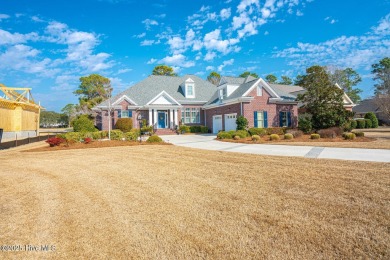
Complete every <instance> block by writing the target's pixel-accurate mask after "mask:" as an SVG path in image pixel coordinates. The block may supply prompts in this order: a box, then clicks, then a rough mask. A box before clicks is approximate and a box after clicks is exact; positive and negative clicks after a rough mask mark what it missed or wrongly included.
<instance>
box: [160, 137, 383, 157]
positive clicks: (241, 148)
mask: <svg viewBox="0 0 390 260" xmlns="http://www.w3.org/2000/svg"><path fill="white" fill-rule="evenodd" d="M161 138H162V139H163V140H164V141H166V142H169V143H172V144H174V145H178V146H184V147H190V148H198V149H205V150H214V151H225V152H237V153H250V154H264V155H278V156H297V157H305V158H319V159H325V158H326V159H339V160H353V161H370V162H390V150H385V149H359V148H333V147H315V146H293V145H273V144H272V145H271V144H240V143H228V142H221V141H217V140H214V139H215V138H216V136H215V135H165V136H161Z"/></svg>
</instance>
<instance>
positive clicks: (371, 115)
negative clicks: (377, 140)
mask: <svg viewBox="0 0 390 260" xmlns="http://www.w3.org/2000/svg"><path fill="white" fill-rule="evenodd" d="M364 118H365V119H370V120H371V123H372V125H371V128H378V126H379V122H378V118H377V117H376V115H375V114H374V113H373V112H368V113H367V114H365V115H364ZM367 128H368V127H367Z"/></svg>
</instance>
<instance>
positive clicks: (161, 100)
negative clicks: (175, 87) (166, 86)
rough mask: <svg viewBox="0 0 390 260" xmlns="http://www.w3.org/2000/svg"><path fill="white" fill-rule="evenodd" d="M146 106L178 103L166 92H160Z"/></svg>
mask: <svg viewBox="0 0 390 260" xmlns="http://www.w3.org/2000/svg"><path fill="white" fill-rule="evenodd" d="M146 105H147V106H148V105H178V106H180V103H179V102H177V101H176V99H174V98H173V97H171V96H170V95H169V94H168V93H167V92H165V91H162V92H161V93H159V94H158V95H157V96H155V97H154V98H152V99H151V100H150V101H149V102H148V103H146Z"/></svg>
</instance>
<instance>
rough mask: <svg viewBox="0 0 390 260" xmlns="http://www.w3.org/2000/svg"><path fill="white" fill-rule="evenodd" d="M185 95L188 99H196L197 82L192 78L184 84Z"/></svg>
mask: <svg viewBox="0 0 390 260" xmlns="http://www.w3.org/2000/svg"><path fill="white" fill-rule="evenodd" d="M184 94H185V96H186V98H195V82H194V81H193V80H192V79H191V78H188V79H187V80H186V81H185V83H184Z"/></svg>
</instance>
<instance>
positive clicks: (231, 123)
mask: <svg viewBox="0 0 390 260" xmlns="http://www.w3.org/2000/svg"><path fill="white" fill-rule="evenodd" d="M223 118H224V119H225V120H224V121H225V122H224V123H225V127H224V128H223V127H222V126H223V122H222V115H215V116H213V133H214V134H217V133H218V132H219V131H222V130H225V131H230V130H236V128H237V124H236V120H237V113H233V114H225V115H223Z"/></svg>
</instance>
